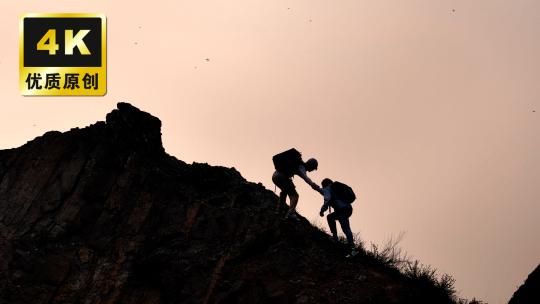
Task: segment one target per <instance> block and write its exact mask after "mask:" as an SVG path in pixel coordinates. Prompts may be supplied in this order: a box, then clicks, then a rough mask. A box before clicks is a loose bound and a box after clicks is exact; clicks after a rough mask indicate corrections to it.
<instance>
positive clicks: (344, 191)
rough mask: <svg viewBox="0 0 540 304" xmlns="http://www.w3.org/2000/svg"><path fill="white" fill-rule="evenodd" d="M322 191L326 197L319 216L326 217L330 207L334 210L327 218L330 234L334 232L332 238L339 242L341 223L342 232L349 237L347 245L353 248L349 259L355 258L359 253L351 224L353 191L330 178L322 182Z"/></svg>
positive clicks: (354, 197)
mask: <svg viewBox="0 0 540 304" xmlns="http://www.w3.org/2000/svg"><path fill="white" fill-rule="evenodd" d="M321 184H322V190H321V191H320V193H321V194H322V195H323V196H324V204H323V205H322V207H321V212H320V213H319V215H320V216H321V217H323V216H324V212H325V211H326V210H327V209H328V207H332V208H334V212H331V213H330V214H328V216H327V217H326V220H327V221H328V226H329V227H330V232H332V238H333V239H334V241H336V242H338V236H337V227H336V221H339V224H340V225H341V230H343V233H344V234H345V236H346V237H347V243H348V245H349V247H350V248H351V252H350V253H349V254H348V255H347V257H353V256H355V255H356V254H357V253H358V252H357V251H356V247H355V245H354V238H353V235H352V231H351V225H350V223H349V217H351V215H352V211H353V209H352V206H351V204H352V202H353V201H354V200H355V199H356V196H355V195H354V192H353V190H352V189H351V188H350V187H349V186H347V185H345V184H343V183H340V182H337V181H336V182H333V181H332V180H331V179H329V178H325V179H323V181H322V183H321Z"/></svg>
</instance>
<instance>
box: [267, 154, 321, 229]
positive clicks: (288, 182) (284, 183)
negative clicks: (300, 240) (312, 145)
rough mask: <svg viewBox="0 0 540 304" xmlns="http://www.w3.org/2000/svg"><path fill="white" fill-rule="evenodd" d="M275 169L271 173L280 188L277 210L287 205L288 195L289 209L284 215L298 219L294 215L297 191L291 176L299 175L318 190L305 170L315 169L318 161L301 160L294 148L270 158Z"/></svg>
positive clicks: (311, 159)
mask: <svg viewBox="0 0 540 304" xmlns="http://www.w3.org/2000/svg"><path fill="white" fill-rule="evenodd" d="M272 160H273V162H274V167H275V168H276V171H275V172H274V174H273V175H272V181H273V182H274V184H275V185H276V186H277V187H278V188H279V189H280V191H281V192H280V193H279V201H278V206H277V210H278V212H279V211H281V210H283V209H285V208H286V207H287V205H286V200H287V196H289V200H290V205H291V206H290V209H289V211H288V212H287V214H286V215H285V218H288V217H291V218H294V219H298V218H297V216H296V205H297V204H298V198H299V195H298V192H296V186H295V185H294V183H293V181H292V178H293V177H294V175H298V176H300V178H302V179H303V180H304V181H305V182H306V183H307V184H308V185H310V186H311V188H313V190H315V191H318V192H320V191H321V188H320V187H319V185H317V184H316V183H314V182H313V181H312V180H311V179H310V178H309V177H308V176H307V172H311V171H313V170H317V167H318V165H319V164H318V162H317V160H316V159H314V158H310V159H308V160H307V161H306V162H304V161H303V160H302V155H301V154H300V152H298V151H297V150H296V149H290V150H287V151H285V152H282V153H279V154H277V155H275V156H274V157H273V158H272Z"/></svg>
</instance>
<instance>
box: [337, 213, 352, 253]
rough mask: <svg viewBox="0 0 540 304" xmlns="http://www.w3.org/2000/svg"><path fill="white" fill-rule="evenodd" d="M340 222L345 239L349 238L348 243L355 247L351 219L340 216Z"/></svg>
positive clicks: (343, 215)
mask: <svg viewBox="0 0 540 304" xmlns="http://www.w3.org/2000/svg"><path fill="white" fill-rule="evenodd" d="M338 221H339V224H340V225H341V230H343V233H344V234H345V237H347V243H348V244H349V246H350V247H354V239H353V235H352V231H351V225H350V223H349V217H348V216H346V215H345V214H340V216H339V217H338Z"/></svg>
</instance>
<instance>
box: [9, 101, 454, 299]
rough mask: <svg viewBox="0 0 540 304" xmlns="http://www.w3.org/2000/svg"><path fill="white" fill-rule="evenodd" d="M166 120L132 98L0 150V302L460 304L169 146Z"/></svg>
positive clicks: (233, 174) (259, 189)
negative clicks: (103, 114) (349, 253)
mask: <svg viewBox="0 0 540 304" xmlns="http://www.w3.org/2000/svg"><path fill="white" fill-rule="evenodd" d="M160 129H161V122H160V120H159V119H157V118H155V117H153V116H151V115H150V114H148V113H145V112H142V111H140V110H139V109H137V108H135V107H133V106H132V105H130V104H127V103H119V104H118V109H116V110H114V111H112V112H111V113H109V114H107V118H106V121H105V122H103V121H100V122H97V123H95V124H93V125H91V126H88V127H86V128H82V129H79V128H75V129H72V130H70V131H68V132H65V133H61V132H55V131H53V132H47V133H45V134H44V135H43V136H40V137H37V138H35V139H34V140H32V141H30V142H28V143H26V144H25V145H23V146H21V147H19V148H15V149H9V150H2V151H0V303H10V304H17V303H31V304H41V303H123V304H135V303H141V304H142V303H453V299H452V298H451V296H449V295H448V293H447V290H445V289H444V288H442V287H441V286H438V285H437V284H433V283H429V282H430V281H429V280H427V281H426V280H421V279H411V278H410V277H407V276H405V275H403V274H402V273H400V272H399V271H397V270H396V269H395V268H392V267H388V266H386V265H384V264H382V263H379V262H377V261H376V260H374V259H373V258H370V256H368V255H366V254H365V252H364V253H361V254H359V255H358V256H356V257H355V258H353V259H345V258H344V255H345V248H342V247H340V246H339V245H336V244H334V243H332V242H331V241H330V239H329V238H328V236H327V235H326V234H325V233H324V232H322V231H320V230H319V229H317V228H315V227H313V226H312V225H311V224H310V223H309V222H308V221H307V220H305V219H303V218H301V220H300V221H294V220H284V219H283V216H279V215H276V214H275V213H274V207H275V204H276V201H277V197H276V196H275V194H274V193H273V192H271V191H269V190H267V189H265V188H264V187H263V186H262V185H260V184H254V183H250V182H247V181H246V180H245V179H244V178H242V176H241V175H240V173H239V172H237V171H236V170H235V169H234V168H232V169H229V168H224V167H216V166H209V165H207V164H199V163H194V164H192V165H189V164H186V163H184V162H182V161H180V160H177V159H176V158H174V157H172V156H170V155H168V154H166V153H165V151H164V149H163V147H162V142H161V133H160ZM268 161H269V162H270V161H271V160H268ZM426 282H428V283H426Z"/></svg>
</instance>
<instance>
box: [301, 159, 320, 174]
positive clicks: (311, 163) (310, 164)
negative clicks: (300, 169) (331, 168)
mask: <svg viewBox="0 0 540 304" xmlns="http://www.w3.org/2000/svg"><path fill="white" fill-rule="evenodd" d="M304 167H305V168H306V170H307V171H310V172H311V171H313V170H317V168H318V167H319V162H318V161H317V160H316V159H315V158H310V159H308V160H307V162H306V163H305V165H304Z"/></svg>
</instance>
